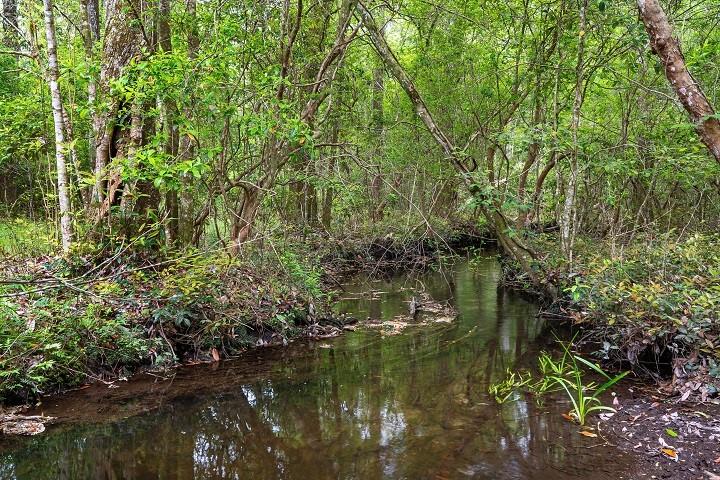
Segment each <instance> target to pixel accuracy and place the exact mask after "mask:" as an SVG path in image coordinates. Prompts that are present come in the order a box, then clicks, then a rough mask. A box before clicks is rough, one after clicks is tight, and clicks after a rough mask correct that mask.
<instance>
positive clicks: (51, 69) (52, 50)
mask: <svg viewBox="0 0 720 480" xmlns="http://www.w3.org/2000/svg"><path fill="white" fill-rule="evenodd" d="M43 7H44V14H45V39H46V40H47V51H48V70H47V77H48V83H49V85H50V96H51V98H52V111H53V123H54V126H55V160H56V164H57V189H58V204H59V206H60V237H61V239H62V249H63V252H65V253H67V252H68V251H70V246H71V244H72V240H73V229H72V218H71V217H70V195H69V193H68V174H67V164H66V162H65V145H66V144H65V142H66V139H65V119H64V118H63V106H62V97H61V96H60V85H59V83H58V79H59V77H60V73H59V72H60V70H59V67H58V59H57V43H56V39H55V17H54V15H53V5H52V0H43Z"/></svg>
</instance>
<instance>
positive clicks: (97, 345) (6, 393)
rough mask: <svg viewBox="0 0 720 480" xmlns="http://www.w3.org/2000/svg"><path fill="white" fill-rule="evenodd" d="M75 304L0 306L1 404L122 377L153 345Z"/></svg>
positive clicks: (43, 301) (46, 300)
mask: <svg viewBox="0 0 720 480" xmlns="http://www.w3.org/2000/svg"><path fill="white" fill-rule="evenodd" d="M73 303H74V302H72V301H63V300H61V299H59V298H52V297H39V298H37V299H36V300H35V301H34V302H33V303H32V304H31V305H29V306H24V307H21V306H20V305H19V304H17V303H14V302H11V301H9V300H7V299H1V300H0V318H2V319H3V321H2V322H0V401H3V400H17V399H28V398H33V397H35V396H38V395H40V394H42V393H47V392H49V391H52V390H53V389H55V388H57V387H60V386H63V387H65V386H72V385H75V384H77V383H80V382H83V381H85V379H86V378H87V376H94V375H95V374H101V373H104V372H113V373H114V374H121V373H123V371H128V370H125V369H130V368H132V367H133V366H134V365H138V364H140V363H142V362H143V361H144V359H145V358H146V357H147V356H148V355H149V352H150V350H151V348H152V347H153V346H154V345H155V342H154V341H152V340H150V339H148V338H145V337H144V335H143V331H142V329H139V328H138V327H135V326H133V325H132V324H131V323H130V322H128V321H127V320H125V319H124V318H122V317H121V316H120V317H114V316H112V315H109V312H108V311H107V309H106V308H105V307H102V306H99V305H93V304H91V305H89V306H88V307H87V308H86V309H85V310H84V311H78V310H77V309H75V308H74V305H73ZM19 312H23V313H22V315H20V314H19Z"/></svg>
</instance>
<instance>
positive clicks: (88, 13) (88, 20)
mask: <svg viewBox="0 0 720 480" xmlns="http://www.w3.org/2000/svg"><path fill="white" fill-rule="evenodd" d="M80 6H81V7H82V12H83V15H82V17H81V18H82V21H81V24H80V29H81V32H82V36H83V45H84V47H85V60H86V61H87V62H89V63H92V62H93V61H94V59H95V52H94V47H95V43H96V42H97V41H98V40H100V16H99V15H100V14H99V12H98V0H80ZM87 97H88V98H87V101H88V106H89V109H90V127H89V128H88V132H87V136H88V145H89V148H88V160H89V161H90V168H91V169H92V170H93V171H94V170H95V155H96V150H97V145H96V144H95V141H96V139H97V137H98V132H97V126H98V124H99V120H98V114H97V108H96V102H97V78H95V75H94V74H91V77H90V79H89V80H88V86H87ZM82 195H83V199H84V201H85V206H86V207H89V206H90V203H91V202H92V198H91V196H92V190H91V189H90V188H84V189H83V192H82Z"/></svg>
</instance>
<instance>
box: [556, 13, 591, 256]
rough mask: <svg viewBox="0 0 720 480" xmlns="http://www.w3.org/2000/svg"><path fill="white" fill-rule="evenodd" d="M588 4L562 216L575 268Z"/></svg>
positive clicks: (564, 243) (563, 239) (581, 31)
mask: <svg viewBox="0 0 720 480" xmlns="http://www.w3.org/2000/svg"><path fill="white" fill-rule="evenodd" d="M587 7H588V0H583V1H582V3H581V4H580V25H579V31H578V36H579V38H578V52H577V63H576V65H575V96H574V99H573V109H572V117H571V121H570V131H571V132H572V152H571V154H570V172H569V175H568V179H567V182H566V184H565V201H564V203H563V209H562V213H561V215H560V246H561V248H562V251H563V254H564V255H565V258H566V259H567V260H568V261H569V262H570V264H571V265H572V257H573V247H574V245H575V232H576V231H577V225H576V223H577V209H576V206H575V197H576V194H577V176H578V154H579V145H578V130H579V129H580V112H581V110H582V105H583V101H584V95H583V93H584V90H583V82H584V76H585V74H584V72H585V69H584V62H585V34H586V32H585V29H586V28H587Z"/></svg>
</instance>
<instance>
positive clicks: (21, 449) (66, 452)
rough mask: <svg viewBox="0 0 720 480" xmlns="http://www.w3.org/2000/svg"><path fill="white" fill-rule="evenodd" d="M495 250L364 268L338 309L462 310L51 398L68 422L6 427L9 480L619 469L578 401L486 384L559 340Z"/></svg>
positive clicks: (52, 410)
mask: <svg viewBox="0 0 720 480" xmlns="http://www.w3.org/2000/svg"><path fill="white" fill-rule="evenodd" d="M499 273H500V272H499V267H498V264H497V262H496V261H495V260H494V259H493V258H491V257H488V259H487V260H485V261H481V262H477V263H476V265H475V268H474V269H470V268H469V266H468V264H467V263H464V262H460V263H458V264H457V265H456V266H455V267H452V268H449V269H447V270H446V271H444V272H431V273H424V274H421V275H415V276H413V275H400V276H397V277H394V278H392V279H390V280H386V281H371V280H368V279H357V280H355V281H353V283H352V284H351V285H348V286H346V290H347V291H346V292H345V294H344V296H345V297H346V300H344V301H343V302H342V303H341V305H340V307H339V308H340V309H341V310H342V311H345V312H351V313H353V314H354V315H356V316H357V317H359V318H364V317H370V318H373V319H384V320H389V319H392V318H393V317H395V316H396V315H403V314H406V313H407V311H408V301H409V300H410V298H412V297H413V296H414V295H418V293H417V292H419V291H426V292H428V293H430V295H431V296H432V297H433V298H434V299H436V300H440V301H443V300H448V301H450V302H452V303H453V305H454V306H455V307H456V308H457V309H458V311H459V312H460V317H459V318H458V319H457V320H456V321H455V322H453V323H450V324H445V323H438V324H431V325H429V326H422V327H417V326H416V327H413V326H410V327H408V328H406V329H404V330H403V331H402V332H401V333H399V334H395V335H387V334H383V332H382V331H381V329H371V330H365V329H361V330H358V331H355V332H347V333H346V334H345V335H343V336H341V337H339V338H335V339H329V340H321V341H316V342H301V343H298V344H294V345H291V346H290V347H288V348H268V349H263V350H261V351H259V352H252V353H250V354H248V355H247V356H245V357H243V358H241V359H239V360H235V361H231V362H225V363H223V364H220V365H200V366H195V367H188V368H183V369H180V370H178V371H177V372H176V373H175V374H174V375H173V378H171V379H170V380H166V381H159V380H158V379H157V378H155V377H150V376H144V377H141V378H139V379H137V380H132V381H131V382H129V383H127V384H121V385H120V387H119V388H112V389H110V388H107V387H105V386H95V387H93V388H90V389H87V390H85V391H80V392H76V393H74V394H71V395H69V396H66V397H63V398H59V399H52V400H46V404H45V405H43V406H42V407H40V410H42V411H43V412H44V413H46V414H48V415H53V416H56V417H58V419H59V420H60V423H59V425H56V426H53V427H50V428H49V429H48V431H47V432H46V433H45V434H43V435H40V436H38V437H33V438H28V439H12V440H7V439H6V440H5V441H4V443H3V440H2V439H0V478H1V479H32V480H43V479H63V480H64V479H178V480H185V479H277V478H283V479H326V478H327V479H330V478H332V479H351V478H352V479H381V478H383V479H385V478H387V479H400V478H403V479H425V478H428V479H438V480H444V479H453V478H480V479H520V478H523V479H571V478H582V479H590V480H593V479H618V478H631V477H632V475H631V469H630V466H629V462H630V460H629V459H623V458H622V457H619V456H618V455H619V454H618V453H617V452H615V451H613V450H612V449H611V448H610V447H605V446H600V445H599V444H600V443H602V442H600V441H598V439H593V438H585V437H583V436H581V435H579V434H578V429H577V427H576V426H573V425H572V424H570V423H568V422H567V421H565V420H564V419H563V418H562V417H561V416H560V412H561V411H562V410H565V411H566V410H567V409H568V407H567V404H565V403H563V401H562V400H561V399H557V400H553V399H550V400H548V401H547V402H546V404H545V405H544V406H543V407H542V408H540V407H537V406H536V405H535V403H534V401H533V400H532V399H530V398H524V397H520V398H517V399H515V401H510V402H507V403H505V404H503V405H496V404H495V402H494V401H493V400H492V399H491V398H489V396H488V395H487V393H486V392H487V386H488V383H489V382H490V381H492V380H496V379H498V378H500V377H502V376H503V374H504V372H505V370H506V369H507V368H514V367H517V366H521V365H524V366H529V365H532V363H533V362H534V357H535V355H536V353H537V352H538V351H539V349H540V348H542V346H543V345H547V340H545V339H546V338H547V335H546V334H543V331H544V330H545V329H544V326H543V324H542V321H541V320H539V319H538V318H536V312H537V309H536V307H535V306H534V305H533V304H532V303H529V302H528V301H526V300H524V299H522V298H520V297H518V296H517V295H514V294H512V293H511V292H507V291H504V290H498V289H497V282H498V278H499Z"/></svg>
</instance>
